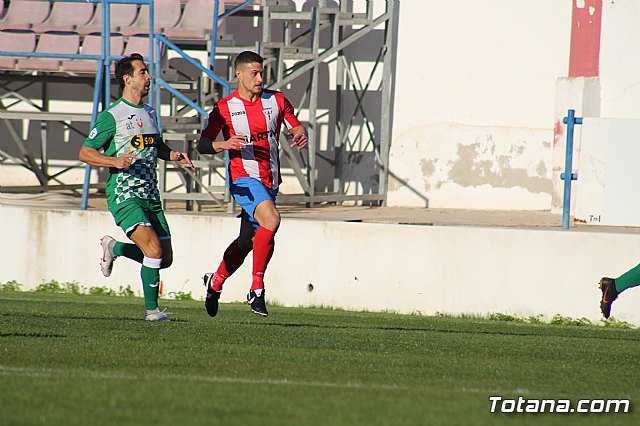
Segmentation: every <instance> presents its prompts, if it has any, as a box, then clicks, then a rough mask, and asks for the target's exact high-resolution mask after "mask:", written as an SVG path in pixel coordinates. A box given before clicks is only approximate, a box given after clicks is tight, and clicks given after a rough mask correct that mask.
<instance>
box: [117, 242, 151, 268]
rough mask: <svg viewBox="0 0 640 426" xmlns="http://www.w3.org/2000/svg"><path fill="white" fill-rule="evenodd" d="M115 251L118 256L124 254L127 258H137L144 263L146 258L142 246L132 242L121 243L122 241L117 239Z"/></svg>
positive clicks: (136, 259)
mask: <svg viewBox="0 0 640 426" xmlns="http://www.w3.org/2000/svg"><path fill="white" fill-rule="evenodd" d="M113 253H114V254H115V255H116V256H124V257H126V258H127V259H131V260H135V261H136V262H138V263H142V260H143V259H144V254H142V250H140V247H138V246H137V245H135V244H131V243H121V242H120V241H116V243H115V244H114V245H113Z"/></svg>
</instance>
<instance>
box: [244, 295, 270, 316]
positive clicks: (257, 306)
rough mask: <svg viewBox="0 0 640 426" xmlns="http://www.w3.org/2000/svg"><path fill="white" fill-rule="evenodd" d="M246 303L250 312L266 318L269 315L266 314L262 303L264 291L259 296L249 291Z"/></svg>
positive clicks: (265, 308)
mask: <svg viewBox="0 0 640 426" xmlns="http://www.w3.org/2000/svg"><path fill="white" fill-rule="evenodd" d="M247 303H249V305H251V310H252V311H253V312H254V313H256V314H258V315H262V316H263V317H266V316H267V315H269V312H267V305H266V303H265V302H264V289H263V290H262V291H261V292H260V296H258V295H257V294H256V292H255V291H253V290H251V291H250V292H249V294H247Z"/></svg>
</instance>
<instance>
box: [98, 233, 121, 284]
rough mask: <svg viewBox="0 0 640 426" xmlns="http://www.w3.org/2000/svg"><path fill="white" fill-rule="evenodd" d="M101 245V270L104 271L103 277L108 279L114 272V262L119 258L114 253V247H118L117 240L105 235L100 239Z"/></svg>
mask: <svg viewBox="0 0 640 426" xmlns="http://www.w3.org/2000/svg"><path fill="white" fill-rule="evenodd" d="M100 245H101V246H102V259H100V269H101V270H102V275H104V276H105V277H108V276H109V275H111V271H112V270H113V261H114V260H116V259H117V258H118V256H116V255H115V254H114V253H113V246H115V245H116V240H114V239H113V238H112V237H110V236H109V235H105V236H104V237H102V238H101V239H100Z"/></svg>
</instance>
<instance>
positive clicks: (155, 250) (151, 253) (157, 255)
mask: <svg viewBox="0 0 640 426" xmlns="http://www.w3.org/2000/svg"><path fill="white" fill-rule="evenodd" d="M145 256H147V257H152V258H154V259H162V258H163V257H162V247H161V246H160V245H155V244H154V245H152V246H150V247H148V248H147V251H146V253H145Z"/></svg>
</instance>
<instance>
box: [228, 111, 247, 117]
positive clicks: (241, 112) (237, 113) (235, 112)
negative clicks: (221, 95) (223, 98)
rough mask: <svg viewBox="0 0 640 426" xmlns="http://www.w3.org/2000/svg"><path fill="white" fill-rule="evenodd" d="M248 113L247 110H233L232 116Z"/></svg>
mask: <svg viewBox="0 0 640 426" xmlns="http://www.w3.org/2000/svg"><path fill="white" fill-rule="evenodd" d="M246 114H247V113H246V112H245V111H233V112H232V113H231V116H232V117H235V116H237V115H246Z"/></svg>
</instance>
